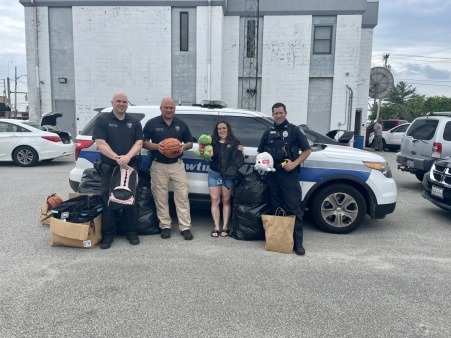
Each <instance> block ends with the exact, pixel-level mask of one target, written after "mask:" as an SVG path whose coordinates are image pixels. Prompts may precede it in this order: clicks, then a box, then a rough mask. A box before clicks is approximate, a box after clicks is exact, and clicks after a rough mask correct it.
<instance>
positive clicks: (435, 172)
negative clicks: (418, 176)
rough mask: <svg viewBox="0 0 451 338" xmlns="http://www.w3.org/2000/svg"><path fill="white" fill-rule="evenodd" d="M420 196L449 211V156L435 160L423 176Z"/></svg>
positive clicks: (450, 170)
mask: <svg viewBox="0 0 451 338" xmlns="http://www.w3.org/2000/svg"><path fill="white" fill-rule="evenodd" d="M423 186H424V191H423V194H422V195H421V196H423V197H424V198H425V199H427V200H429V201H430V202H432V203H434V204H435V205H436V206H438V207H440V208H442V209H444V210H446V211H449V212H451V156H448V157H445V158H443V159H441V160H437V161H435V162H434V163H433V164H432V168H431V171H429V172H428V173H426V174H425V175H424V177H423Z"/></svg>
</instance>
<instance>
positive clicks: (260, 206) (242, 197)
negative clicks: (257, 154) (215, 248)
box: [230, 164, 271, 241]
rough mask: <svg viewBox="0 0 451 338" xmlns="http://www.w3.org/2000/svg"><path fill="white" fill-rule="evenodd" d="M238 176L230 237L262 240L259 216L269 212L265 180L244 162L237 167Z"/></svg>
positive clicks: (234, 191) (269, 206)
mask: <svg viewBox="0 0 451 338" xmlns="http://www.w3.org/2000/svg"><path fill="white" fill-rule="evenodd" d="M239 173H240V177H239V178H238V181H237V184H236V186H235V188H234V189H233V196H234V198H233V209H232V231H231V233H230V236H231V237H234V238H235V239H239V240H244V241H255V240H264V239H265V231H264V229H263V222H262V219H261V216H262V215H263V214H267V213H269V212H270V209H271V204H270V196H269V190H268V186H267V184H266V181H265V180H264V178H263V177H262V176H260V174H259V173H258V172H257V171H255V170H254V167H253V166H251V165H249V164H245V165H243V166H242V167H241V168H240V169H239Z"/></svg>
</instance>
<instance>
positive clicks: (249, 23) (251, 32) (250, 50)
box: [246, 20, 256, 58]
mask: <svg viewBox="0 0 451 338" xmlns="http://www.w3.org/2000/svg"><path fill="white" fill-rule="evenodd" d="M255 34H256V22H255V20H246V57H248V58H254V57H255V38H256V36H255Z"/></svg>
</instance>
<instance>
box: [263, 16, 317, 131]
mask: <svg viewBox="0 0 451 338" xmlns="http://www.w3.org/2000/svg"><path fill="white" fill-rule="evenodd" d="M311 33H312V16H310V15H302V16H291V15H290V16H265V18H264V30H263V60H262V61H263V62H262V95H261V110H262V112H264V113H267V114H271V107H272V105H273V104H274V103H275V102H282V103H284V104H285V105H286V106H287V111H288V120H289V121H290V122H291V123H294V124H300V123H305V122H306V121H307V106H308V88H309V68H310V49H311Z"/></svg>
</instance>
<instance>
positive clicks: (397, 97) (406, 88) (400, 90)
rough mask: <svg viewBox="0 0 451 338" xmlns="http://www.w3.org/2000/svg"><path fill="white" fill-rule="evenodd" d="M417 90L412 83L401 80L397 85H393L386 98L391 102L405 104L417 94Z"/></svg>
mask: <svg viewBox="0 0 451 338" xmlns="http://www.w3.org/2000/svg"><path fill="white" fill-rule="evenodd" d="M416 90H417V89H416V88H415V87H412V85H409V84H407V83H405V82H403V81H400V82H399V83H398V84H397V85H396V86H395V87H393V89H392V90H391V91H390V93H389V94H388V96H387V97H386V98H385V100H386V101H388V102H389V103H392V104H395V105H399V106H403V105H404V104H406V103H407V102H408V101H409V100H410V99H412V98H415V97H416V96H417V95H416Z"/></svg>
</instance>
